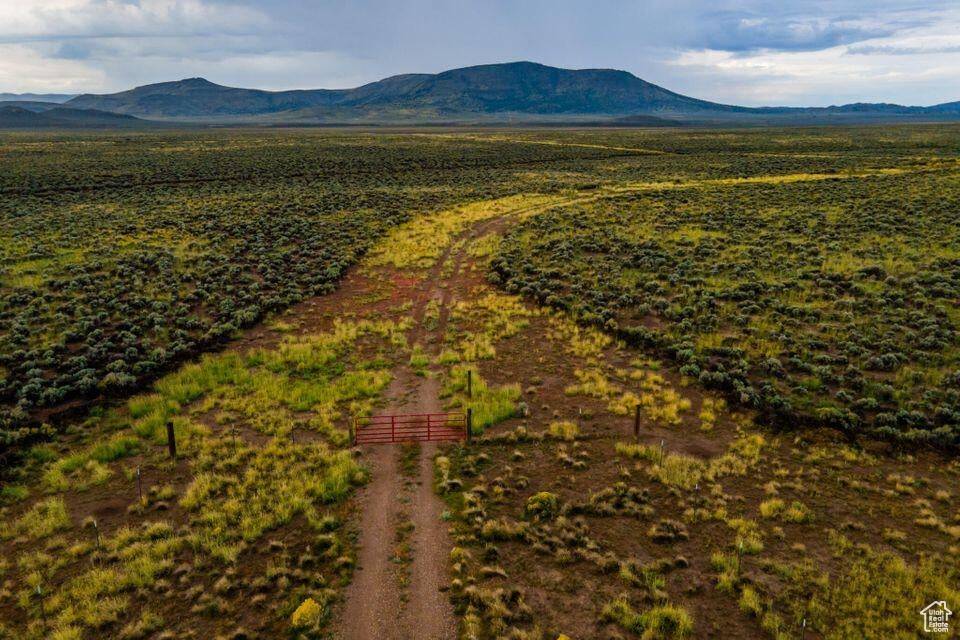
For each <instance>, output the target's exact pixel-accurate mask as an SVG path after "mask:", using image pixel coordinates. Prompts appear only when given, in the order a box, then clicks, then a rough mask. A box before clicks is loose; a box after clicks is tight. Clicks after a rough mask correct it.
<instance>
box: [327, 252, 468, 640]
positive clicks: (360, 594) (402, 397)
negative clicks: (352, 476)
mask: <svg viewBox="0 0 960 640" xmlns="http://www.w3.org/2000/svg"><path fill="white" fill-rule="evenodd" d="M454 244H455V242H451V244H450V246H448V247H447V248H446V250H445V252H444V253H443V255H442V256H441V257H440V258H439V259H438V260H437V262H436V263H435V264H434V265H433V267H432V268H431V269H430V271H429V273H428V275H427V276H426V278H425V279H424V282H423V284H422V285H421V288H420V290H419V291H417V292H416V293H415V294H414V300H412V302H413V308H412V309H411V311H410V313H411V314H412V316H413V318H414V323H415V324H414V327H413V329H412V330H411V331H410V333H409V335H408V342H409V343H410V344H411V345H412V344H418V343H419V344H421V345H423V346H424V351H425V353H427V354H428V355H430V356H435V355H437V353H439V345H441V344H442V342H443V333H444V331H445V328H444V325H445V320H446V317H447V315H448V308H447V305H448V304H449V303H450V294H449V291H450V287H449V286H445V287H444V286H441V282H442V281H443V277H442V274H443V272H444V267H445V265H446V264H447V261H448V260H449V259H450V256H451V253H452V251H453V246H454ZM461 251H462V248H461ZM458 253H460V252H458ZM459 263H460V259H459V256H458V259H457V261H456V267H455V269H454V270H453V272H452V275H454V276H455V274H456V273H457V271H458V269H459ZM431 300H437V301H438V302H439V303H440V305H441V316H442V319H443V321H442V322H439V323H438V325H437V327H436V328H435V329H434V330H433V332H431V333H428V332H427V331H426V326H425V324H424V320H425V315H426V308H427V305H428V304H429V302H430V301H431ZM428 338H429V340H428ZM424 343H427V344H424ZM386 399H387V404H386V407H385V408H384V412H386V413H439V412H440V411H441V410H442V409H441V403H440V384H439V380H438V379H437V378H436V377H435V376H432V375H431V376H422V377H421V376H416V375H415V374H414V372H413V371H412V370H411V369H410V367H409V366H406V365H403V366H400V367H398V368H397V369H396V370H395V371H394V379H393V381H392V382H391V384H390V387H389V388H388V390H387V393H386ZM436 453H437V444H436V443H432V442H431V443H423V444H422V445H421V447H420V452H419V458H418V461H417V480H416V482H415V484H414V487H413V491H412V492H410V493H409V495H408V496H407V497H408V498H409V505H408V506H406V507H404V505H403V501H402V498H403V497H404V493H405V489H404V479H403V477H402V475H401V473H400V469H399V461H398V458H399V456H400V449H399V448H398V447H393V446H386V445H380V446H372V447H368V448H367V449H366V450H365V452H364V458H365V461H366V462H367V464H368V466H369V467H370V471H371V481H370V482H369V483H368V485H367V487H366V488H365V490H364V491H363V493H362V495H361V497H360V505H359V509H360V512H361V518H360V523H359V528H360V539H359V541H358V545H359V553H358V568H357V571H356V572H355V574H354V578H353V581H352V582H351V584H350V586H349V587H348V588H347V591H346V604H345V606H344V608H343V611H342V618H341V624H340V629H339V632H338V633H335V637H338V638H342V639H343V640H381V639H383V640H408V639H410V638H417V639H418V640H420V639H423V640H451V639H452V638H454V637H455V635H456V623H455V620H454V616H453V608H452V606H451V604H450V602H449V601H448V599H447V598H446V595H445V594H444V592H443V591H442V589H443V587H444V586H445V585H446V577H447V556H448V554H449V550H450V548H451V546H452V542H451V541H450V537H449V533H448V531H447V527H446V525H445V524H444V522H443V520H442V518H441V516H442V512H443V508H444V505H443V502H442V501H441V500H440V498H439V497H438V496H437V495H436V494H435V493H434V491H433V458H434V456H435V455H436ZM406 518H409V520H410V521H411V522H412V523H413V525H414V528H413V535H412V549H413V553H412V562H411V565H410V583H409V587H408V592H407V593H406V594H403V593H401V590H400V585H399V579H398V576H397V574H396V570H397V569H396V568H395V566H394V565H393V563H392V562H391V557H392V556H393V553H394V544H395V540H396V537H395V535H396V526H397V524H398V523H399V522H401V521H403V520H404V519H406ZM401 570H402V569H401ZM405 595H406V596H407V597H404V596H405Z"/></svg>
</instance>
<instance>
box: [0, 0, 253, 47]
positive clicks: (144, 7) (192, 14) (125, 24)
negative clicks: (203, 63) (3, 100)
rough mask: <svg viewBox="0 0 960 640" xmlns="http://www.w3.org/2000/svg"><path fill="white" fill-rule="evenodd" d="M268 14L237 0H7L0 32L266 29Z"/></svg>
mask: <svg viewBox="0 0 960 640" xmlns="http://www.w3.org/2000/svg"><path fill="white" fill-rule="evenodd" d="M267 23H269V18H268V17H267V16H266V15H265V14H264V13H262V12H260V11H256V10H253V9H249V8H245V7H240V6H236V5H225V4H211V3H209V2H203V1H202V0H139V1H129V0H5V1H4V2H3V3H2V4H0V38H3V39H5V40H8V41H10V40H32V39H41V40H42V39H47V38H77V37H90V38H102V37H111V36H130V35H141V36H158V35H165V36H166V35H202V34H206V33H211V32H212V33H242V32H245V31H249V30H251V29H262V28H264V27H265V26H266V24H267Z"/></svg>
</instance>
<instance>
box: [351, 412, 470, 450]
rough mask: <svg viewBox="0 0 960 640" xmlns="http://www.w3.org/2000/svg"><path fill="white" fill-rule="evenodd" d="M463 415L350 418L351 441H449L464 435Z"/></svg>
mask: <svg viewBox="0 0 960 640" xmlns="http://www.w3.org/2000/svg"><path fill="white" fill-rule="evenodd" d="M467 422H468V420H467V416H466V415H464V414H462V413H417V414H399V415H386V416H368V417H356V418H354V419H353V442H354V444H389V443H394V442H427V441H434V442H437V441H439V442H450V441H454V440H463V439H464V438H467Z"/></svg>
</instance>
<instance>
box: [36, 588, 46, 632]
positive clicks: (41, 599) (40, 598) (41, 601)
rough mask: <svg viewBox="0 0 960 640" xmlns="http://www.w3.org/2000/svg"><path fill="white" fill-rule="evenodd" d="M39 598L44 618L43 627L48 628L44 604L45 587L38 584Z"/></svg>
mask: <svg viewBox="0 0 960 640" xmlns="http://www.w3.org/2000/svg"><path fill="white" fill-rule="evenodd" d="M37 600H39V601H40V619H41V620H43V628H44V629H46V628H47V611H46V609H45V608H44V606H43V588H42V587H41V586H40V585H39V584H38V585H37Z"/></svg>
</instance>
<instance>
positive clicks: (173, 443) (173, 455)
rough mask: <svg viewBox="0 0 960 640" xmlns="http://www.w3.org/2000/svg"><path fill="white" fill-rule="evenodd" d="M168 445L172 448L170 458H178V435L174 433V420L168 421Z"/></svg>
mask: <svg viewBox="0 0 960 640" xmlns="http://www.w3.org/2000/svg"><path fill="white" fill-rule="evenodd" d="M167 447H168V448H169V449H170V458H171V459H172V460H176V459H177V436H176V435H175V434H174V433H173V422H172V421H171V422H167Z"/></svg>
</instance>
